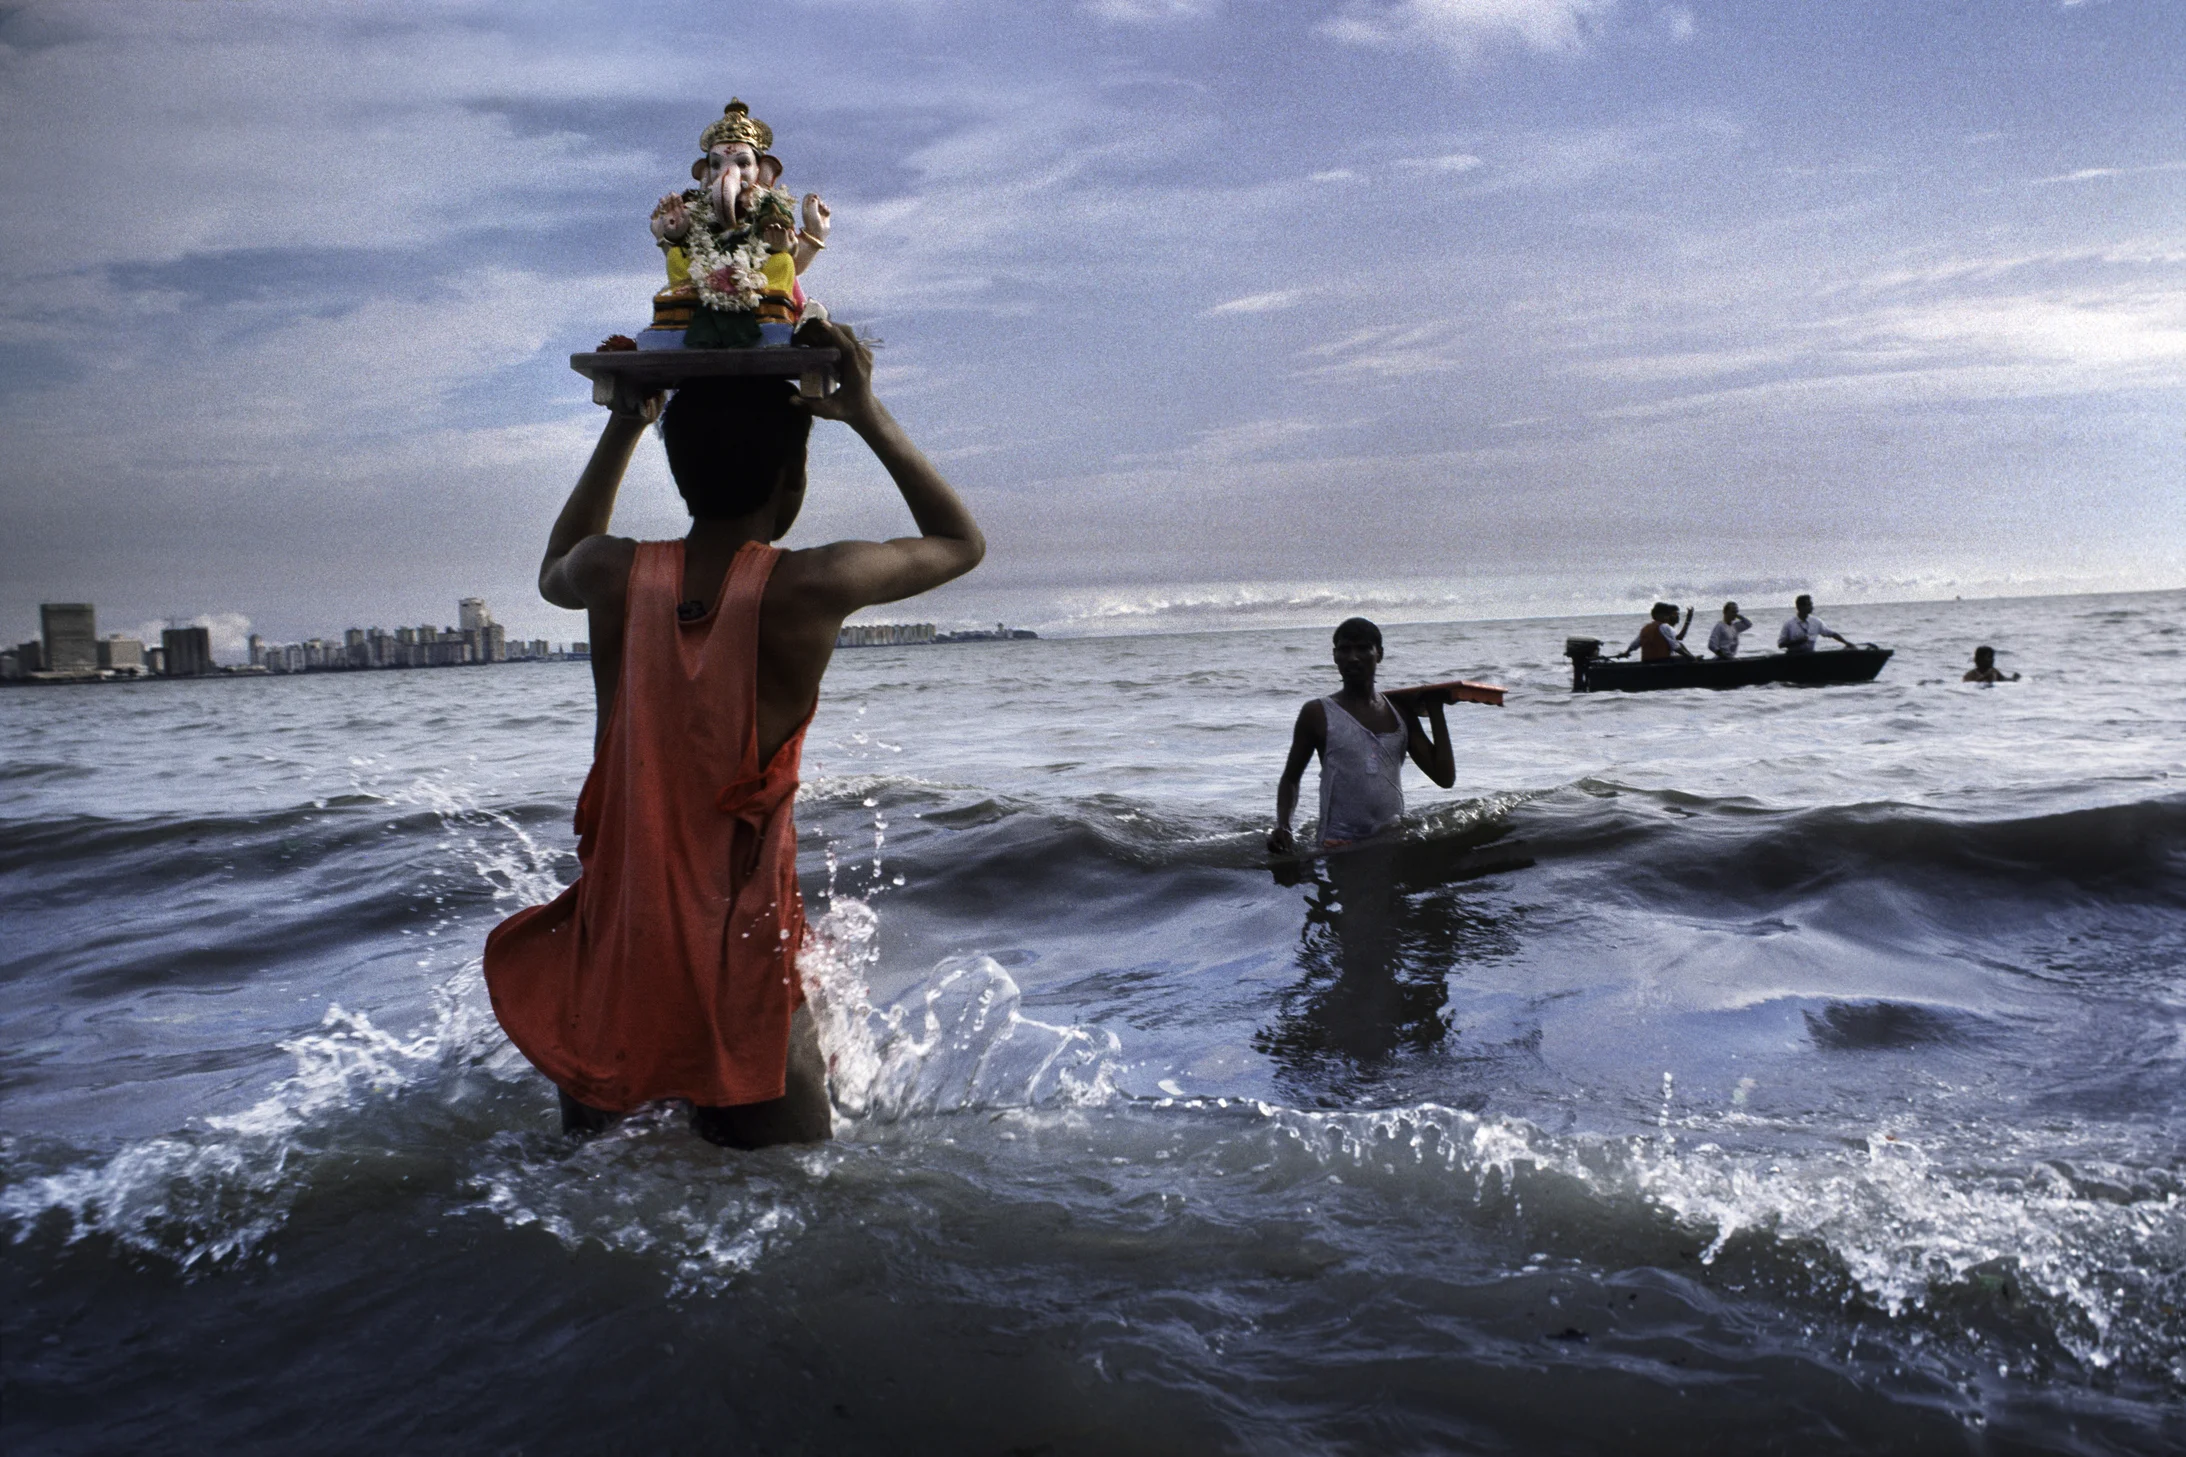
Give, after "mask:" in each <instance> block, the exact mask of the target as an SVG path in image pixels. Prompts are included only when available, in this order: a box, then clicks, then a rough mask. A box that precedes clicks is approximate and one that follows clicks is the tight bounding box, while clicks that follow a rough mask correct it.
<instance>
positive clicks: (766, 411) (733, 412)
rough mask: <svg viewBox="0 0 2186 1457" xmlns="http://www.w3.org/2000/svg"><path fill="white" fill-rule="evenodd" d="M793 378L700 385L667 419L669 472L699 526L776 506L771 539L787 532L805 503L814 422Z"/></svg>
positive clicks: (686, 390)
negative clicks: (795, 401) (800, 406)
mask: <svg viewBox="0 0 2186 1457" xmlns="http://www.w3.org/2000/svg"><path fill="white" fill-rule="evenodd" d="M794 398H795V387H794V386H793V385H792V384H791V383H790V381H788V380H786V379H765V378H749V377H747V378H736V377H729V378H714V379H699V380H693V381H691V383H689V384H687V385H685V386H684V387H683V388H682V389H679V390H677V391H676V393H675V397H674V398H673V399H671V400H669V402H668V408H667V410H666V411H665V412H664V413H663V414H662V415H661V419H660V438H661V442H662V443H663V444H664V445H666V446H667V447H668V470H669V472H670V474H672V475H674V477H675V479H676V489H677V490H678V491H680V492H682V494H683V504H684V505H685V506H687V507H689V508H690V512H691V517H692V519H693V520H697V521H718V520H727V519H734V518H736V517H740V516H749V515H751V514H752V513H753V512H755V511H758V510H760V509H762V508H763V507H766V506H769V505H772V506H774V507H775V508H776V511H775V522H774V526H773V529H772V531H771V532H770V535H769V540H772V539H773V538H774V537H779V536H781V535H782V534H783V533H785V532H787V531H788V530H789V528H790V525H791V523H792V522H794V521H795V520H796V519H797V509H798V507H800V506H802V505H803V504H804V493H805V442H806V440H807V439H808V438H809V437H810V436H811V434H812V417H811V416H810V415H808V414H806V413H805V412H804V411H802V410H800V409H798V408H797V407H796V406H795V405H793V404H792V403H790V402H791V400H792V399H794Z"/></svg>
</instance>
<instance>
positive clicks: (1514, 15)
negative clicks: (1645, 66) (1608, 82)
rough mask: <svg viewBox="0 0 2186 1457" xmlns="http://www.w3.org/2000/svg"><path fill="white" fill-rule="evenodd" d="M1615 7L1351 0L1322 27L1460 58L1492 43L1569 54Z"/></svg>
mask: <svg viewBox="0 0 2186 1457" xmlns="http://www.w3.org/2000/svg"><path fill="white" fill-rule="evenodd" d="M1616 9H1617V0H1395V3H1387V4H1384V3H1374V0H1353V3H1352V4H1350V5H1347V6H1346V7H1345V8H1344V11H1343V13H1342V14H1341V15H1339V16H1337V17H1336V18H1335V19H1334V20H1331V21H1329V22H1328V23H1327V24H1326V25H1325V26H1323V27H1322V29H1323V32H1324V33H1325V34H1327V35H1328V36H1330V37H1331V38H1332V39H1335V40H1339V41H1344V42H1347V43H1349V44H1352V45H1370V46H1413V45H1425V46H1436V47H1439V48H1441V49H1442V50H1444V51H1447V52H1449V53H1450V54H1451V55H1452V56H1455V57H1457V58H1458V59H1460V60H1469V59H1471V58H1473V57H1474V56H1477V55H1479V54H1480V53H1481V52H1482V51H1484V50H1486V49H1487V48H1488V47H1490V46H1494V45H1516V46H1521V47H1523V48H1525V49H1528V50H1535V51H1546V52H1550V53H1554V54H1570V53H1573V52H1576V51H1579V50H1583V49H1584V48H1585V47H1586V46H1587V44H1588V43H1589V42H1590V41H1592V40H1593V38H1594V37H1595V36H1596V35H1597V34H1599V33H1600V31H1601V29H1602V27H1603V26H1604V25H1605V24H1606V23H1607V22H1608V21H1609V19H1610V18H1611V16H1612V15H1613V14H1614V13H1615V11H1616Z"/></svg>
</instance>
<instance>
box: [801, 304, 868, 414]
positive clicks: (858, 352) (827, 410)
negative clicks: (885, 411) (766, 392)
mask: <svg viewBox="0 0 2186 1457" xmlns="http://www.w3.org/2000/svg"><path fill="white" fill-rule="evenodd" d="M796 342H797V343H799V344H802V345H805V346H806V347H808V348H816V349H835V350H839V351H841V358H840V359H838V360H837V361H836V364H835V388H834V389H833V390H832V391H830V392H829V393H827V394H824V395H821V396H820V397H818V398H817V399H815V398H812V397H811V396H808V395H799V396H797V398H796V401H795V403H796V404H797V405H798V406H799V407H800V408H802V409H805V410H809V411H811V412H812V414H813V415H814V416H816V417H818V418H819V419H822V420H840V421H842V422H843V423H844V424H846V425H849V426H851V427H853V428H856V427H858V426H859V425H861V424H864V423H867V422H870V421H872V420H873V419H874V417H875V416H876V415H877V414H878V413H879V412H880V402H879V401H878V400H876V399H874V398H873V351H872V350H870V349H868V348H866V347H865V343H864V341H863V340H861V339H859V338H858V336H857V335H856V334H854V333H852V332H851V331H850V329H849V328H848V327H846V326H845V325H842V324H838V323H835V322H834V321H833V320H825V321H823V320H819V319H812V320H808V321H807V322H806V323H805V324H803V325H802V326H801V327H799V329H798V330H797V339H796Z"/></svg>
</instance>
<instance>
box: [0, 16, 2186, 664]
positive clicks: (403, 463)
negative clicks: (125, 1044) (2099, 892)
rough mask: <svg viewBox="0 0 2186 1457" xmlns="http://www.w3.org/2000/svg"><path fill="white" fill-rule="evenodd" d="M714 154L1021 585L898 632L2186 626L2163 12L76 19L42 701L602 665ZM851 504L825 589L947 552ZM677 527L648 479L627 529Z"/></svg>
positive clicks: (51, 173)
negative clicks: (164, 653)
mask: <svg viewBox="0 0 2186 1457" xmlns="http://www.w3.org/2000/svg"><path fill="white" fill-rule="evenodd" d="M755 17H756V19H755ZM731 93H734V94H736V95H739V96H741V97H743V98H744V99H745V100H747V101H748V102H749V103H750V104H751V106H752V109H753V111H754V112H755V113H756V114H757V115H758V116H760V117H761V118H762V119H764V120H766V121H768V122H769V123H771V124H772V125H773V126H774V128H775V132H776V136H777V142H776V147H775V150H776V151H777V152H778V153H779V154H780V155H781V156H782V157H783V159H784V160H785V162H786V163H787V166H788V176H787V178H786V179H785V180H786V183H787V184H788V185H790V186H792V187H793V188H795V189H796V190H798V191H805V190H814V189H816V190H818V191H821V192H822V193H824V194H825V195H826V196H827V197H828V199H829V200H830V202H831V203H832V204H833V206H834V208H835V210H836V217H837V224H836V230H835V234H834V240H833V243H832V245H831V246H830V248H829V250H828V252H827V253H826V254H825V256H824V257H822V258H821V259H820V260H819V261H818V262H817V263H816V264H815V265H814V268H813V271H812V273H811V274H809V275H808V277H807V286H808V288H809V290H810V291H811V292H812V293H813V294H814V295H815V296H817V297H819V298H822V299H824V300H825V301H826V302H827V303H828V304H829V305H830V306H831V307H832V308H833V309H834V311H835V312H836V314H837V315H838V317H841V318H844V319H847V320H849V321H852V322H855V323H857V324H858V325H860V326H861V327H862V328H865V329H867V330H869V331H870V332H872V333H874V334H877V335H878V336H879V337H880V338H881V339H883V340H884V341H885V343H884V345H883V347H882V349H881V351H880V355H879V358H880V360H881V362H882V366H883V368H882V371H881V380H882V385H883V393H884V397H885V398H887V399H888V400H889V402H890V403H891V404H892V405H893V406H894V408H895V409H896V411H897V413H898V414H899V415H900V416H901V417H902V419H903V420H904V422H905V423H906V425H907V426H909V427H910V429H911V431H912V433H913V434H914V436H915V437H916V438H918V439H919V440H920V441H921V442H922V443H924V444H925V445H926V446H927V447H928V448H929V449H930V451H931V452H932V453H933V454H934V455H935V456H936V458H937V459H939V460H940V461H941V462H942V463H943V466H944V469H946V470H947V471H948V472H949V473H950V475H951V476H952V478H953V479H955V480H956V481H957V483H958V484H959V485H960V487H961V488H962V489H963V490H964V492H965V494H966V495H967V497H968V498H969V499H970V500H971V501H972V503H973V505H974V508H975V509H976V510H977V511H978V512H979V514H980V516H981V518H982V520H983V521H984V522H985V523H986V524H987V526H988V529H989V534H990V537H991V539H992V550H991V551H990V554H989V556H988V560H987V563H986V565H985V566H983V567H982V568H981V569H980V571H979V572H978V573H977V574H975V575H974V576H973V577H972V578H970V579H967V581H966V582H964V583H962V584H960V585H958V586H957V587H954V588H951V589H949V591H947V592H945V593H943V594H942V595H941V596H940V597H939V598H937V599H934V600H932V601H930V602H928V603H925V604H922V605H921V606H920V607H918V608H916V609H899V610H898V611H897V612H895V613H893V614H882V615H884V616H891V615H892V616H895V617H899V618H917V617H932V618H937V619H940V620H943V621H945V622H946V621H962V620H973V619H987V620H992V619H993V618H995V617H998V616H1008V617H1009V618H1010V619H1011V620H1013V621H1018V622H1028V623H1033V624H1037V625H1043V626H1047V627H1049V628H1051V629H1069V630H1113V629H1126V628H1147V627H1167V626H1193V625H1202V624H1208V623H1229V622H1247V621H1268V622H1274V621H1290V620H1309V621H1318V620H1320V619H1322V618H1324V617H1326V616H1328V615H1330V614H1331V613H1336V612H1337V611H1338V610H1339V609H1348V608H1351V607H1353V606H1361V607H1364V608H1366V609H1367V610H1369V611H1374V612H1379V613H1381V614H1383V615H1385V616H1388V617H1391V618H1406V617H1410V618H1456V617H1478V616H1490V615H1508V614H1517V613H1532V612H1556V611H1564V610H1571V609H1575V608H1604V607H1612V606H1620V605H1622V604H1624V603H1627V602H1631V601H1635V600H1641V601H1643V600H1646V599H1648V598H1651V597H1653V596H1654V595H1656V594H1658V593H1661V594H1664V595H1674V596H1679V597H1681V598H1695V599H1701V600H1705V599H1706V598H1707V597H1709V596H1711V595H1717V594H1720V593H1722V592H1725V591H1732V592H1737V593H1740V594H1743V595H1745V596H1748V597H1750V598H1755V599H1760V600H1766V599H1771V598H1774V597H1783V596H1787V595H1788V594H1789V592H1790V591H1792V590H1794V589H1795V588H1796V587H1798V586H1801V585H1811V586H1812V587H1813V588H1814V589H1815V590H1816V591H1817V592H1818V594H1820V595H1822V596H1823V598H1824V600H1825V601H1830V602H1843V601H1856V600H1862V599H1865V600H1883V599H1903V598H1909V597H1926V596H1938V595H1951V594H1954V593H1964V594H1966V595H1969V596H1971V595H1976V594H1982V595H1993V594H2000V593H2014V592H2046V591H2068V590H2105V589H2113V588H2117V589H2130V588H2146V587H2168V586H2178V585H2182V584H2186V484H2182V483H2186V105H2181V104H2180V101H2179V98H2180V97H2181V96H2182V95H2186V5H2182V4H2180V3H2177V0H2086V3H2058V0H1963V3H1922V0H1878V3H1852V0H1814V3H1807V4H1797V5H1781V4H1761V3H1744V4H1711V3H1669V4H1665V3H1656V0H1289V3H1276V0H1052V3H1051V0H995V3H975V0H962V3H951V0H774V3H772V4H770V5H767V6H764V7H752V6H748V5H737V6H727V5H715V4H710V3H706V0H685V3H683V4H680V5H675V6H669V7H655V6H649V5H644V4H637V3H630V0H621V3H616V4H613V5H605V6H600V7H597V8H590V7H582V6H574V5H573V6H544V5H540V6H530V5H526V6H511V5H507V4H503V3H495V4H480V5H468V4H445V5H415V6H404V5H379V6H372V7H345V6H325V5H320V4H311V5H296V6H285V5H280V4H272V3H250V4H235V3H222V0H207V3H202V4H192V5H141V4H132V5H121V4H114V5H37V4H32V5H30V6H27V7H24V8H21V9H16V10H13V11H11V12H9V13H8V16H7V18H6V19H5V20H4V21H0V126H4V128H5V134H6V138H7V143H6V146H5V148H4V152H0V197H4V200H5V206H4V207H0V339H4V353H0V361H4V363H0V440H4V442H5V455H4V457H0V493H4V496H0V521H4V523H5V526H4V528H0V636H4V637H7V638H9V639H10V640H12V639H13V638H15V637H19V636H28V635H30V634H31V633H32V632H33V631H34V630H35V626H36V604H37V603H38V602H39V601H41V600H56V599H61V600H91V601H94V602H96V603H97V604H98V606H99V610H100V620H101V627H102V630H112V629H114V628H124V629H126V628H131V627H134V626H136V625H138V624H139V623H143V622H156V621H157V620H159V619H161V618H164V617H168V616H174V617H181V618H189V617H194V616H198V615H200V614H204V615H206V616H207V617H208V618H209V619H210V620H212V621H214V622H215V623H217V624H219V625H220V626H221V628H222V632H223V635H224V636H232V634H233V633H234V632H236V631H239V630H240V625H241V624H242V623H243V622H244V621H245V620H247V621H248V622H249V623H251V624H253V625H255V626H256V627H257V628H259V629H260V630H262V631H264V632H266V633H267V634H268V635H270V636H274V637H276V638H283V639H288V638H295V637H299V636H304V635H309V634H313V633H325V632H332V631H338V630H339V629H340V628H342V627H344V626H348V625H352V624H359V625H363V624H372V623H383V624H388V625H393V624H397V623H406V622H407V623H418V622H446V621H449V620H451V619H452V617H453V615H454V610H455V609H454V599H455V598H456V597H458V596H460V595H465V594H469V593H480V594H483V595H485V596H486V597H487V598H488V600H489V602H490V603H491V605H492V606H493V608H494V610H495V611H496V613H497V615H498V616H499V617H500V618H501V620H503V621H504V622H507V623H508V624H510V625H511V627H512V628H514V629H515V630H517V631H518V632H520V633H522V634H524V635H527V636H530V635H547V636H552V637H555V638H557V639H559V638H566V637H569V636H572V635H578V634H580V633H581V628H580V627H579V626H578V621H577V619H576V618H575V617H574V616H573V615H570V614H564V613H561V612H558V611H556V610H555V609H552V608H549V607H547V606H545V604H543V603H541V602H539V601H538V600H537V597H536V595H535V593H534V591H533V588H532V579H533V573H534V571H535V570H536V563H537V558H538V553H539V550H540V548H541V546H542V545H543V543H544V539H545V534H546V530H547V527H548V524H549V523H550V521H551V519H552V517H553V515H554V512H555V510H556V509H557V507H558V505H559V502H560V500H561V497H562V495H563V494H564V492H566V490H567V488H568V485H569V483H570V481H571V480H572V479H573V478H574V476H575V473H576V471H577V469H578V466H579V465H580V463H581V461H582V459H583V456H584V454H585V452H586V450H587V449H588V448H589V444H590V441H591V439H592V438H593V436H594V434H595V432H596V431H597V429H598V426H599V422H600V412H598V411H597V410H596V409H595V408H594V407H593V406H592V405H591V404H590V401H589V395H588V391H587V388H586V386H585V384H584V382H583V381H582V380H580V379H578V378H577V377H576V376H575V375H573V374H571V373H570V372H569V370H568V367H567V356H568V355H569V354H570V353H571V352H572V351H574V350H578V349H584V348H589V347H591V346H592V344H593V343H594V342H595V341H597V340H598V339H599V338H600V337H601V336H603V335H605V334H607V333H609V332H615V331H624V332H628V331H632V330H634V329H635V328H637V327H639V326H641V325H642V324H643V323H644V321H645V319H646V317H647V298H648V296H649V294H650V293H651V291H652V290H653V289H654V288H655V287H657V286H658V284H659V255H658V253H657V251H656V250H655V249H654V248H653V246H652V242H651V239H650V237H649V235H648V234H647V232H646V215H647V213H648V211H649V209H650V207H651V204H652V201H653V199H654V198H655V197H657V196H658V195H659V194H660V193H661V192H662V191H664V190H666V189H668V188H669V187H671V186H676V185H681V179H682V178H683V177H684V176H685V175H686V169H687V167H688V165H689V162H690V160H691V158H692V157H693V156H694V155H695V154H696V138H697V135H698V132H699V131H700V129H701V128H702V127H703V126H704V125H705V124H706V123H707V122H708V121H709V120H710V119H711V118H713V117H715V116H718V115H719V113H720V110H721V106H722V103H723V102H724V101H726V100H727V99H728V97H729V95H730V94H731ZM814 480H815V485H814V490H813V498H812V504H811V506H810V508H809V509H808V511H807V515H806V520H805V521H804V522H803V523H802V524H801V525H800V526H799V528H798V531H797V533H796V534H795V535H794V536H793V538H792V541H791V544H793V545H795V544H800V543H809V542H813V541H818V540H823V539H827V538H829V537H833V536H838V535H845V534H856V535H875V534H894V533H895V532H897V531H899V530H902V529H903V526H902V525H901V522H902V520H903V517H902V515H901V510H900V507H899V506H897V505H895V504H894V498H893V495H892V492H891V491H890V488H889V487H888V484H887V482H886V480H885V478H884V477H883V476H881V475H880V474H879V473H878V471H877V470H876V469H875V468H874V467H873V466H872V465H871V463H870V460H869V459H867V458H865V457H864V456H863V455H862V452H861V450H860V448H859V447H857V445H856V442H855V440H854V439H853V438H852V437H850V436H849V435H848V433H847V432H846V431H844V430H843V429H842V428H841V427H839V426H822V427H821V430H820V433H819V434H818V435H816V438H815V461H814ZM676 507H677V502H676V500H675V497H674V495H673V493H672V489H671V488H670V486H669V485H668V482H667V477H666V473H665V468H664V465H663V462H662V459H661V455H660V450H659V446H658V443H657V442H654V441H648V442H647V443H646V445H645V446H644V447H643V448H642V449H641V453H640V459H639V462H638V465H637V466H636V468H635V469H634V470H633V473H632V476H631V479H630V483H629V485H628V487H627V488H626V491H625V496H624V507H623V510H622V512H621V514H620V515H619V517H618V523H617V524H618V529H620V530H623V531H625V532H628V533H631V534H638V535H652V536H662V535H672V534H675V533H676V532H677V531H679V530H680V525H681V518H680V516H679V515H678V513H677V510H676Z"/></svg>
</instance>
